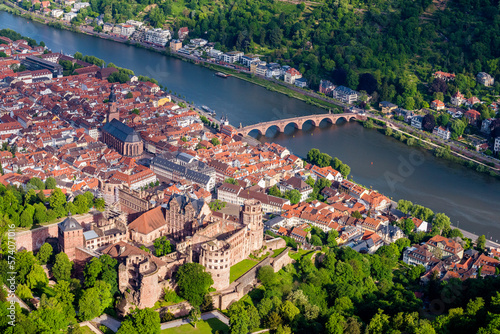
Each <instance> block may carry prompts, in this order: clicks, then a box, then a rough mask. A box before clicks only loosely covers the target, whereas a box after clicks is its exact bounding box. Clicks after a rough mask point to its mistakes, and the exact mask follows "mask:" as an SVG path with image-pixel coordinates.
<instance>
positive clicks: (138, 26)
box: [127, 20, 144, 28]
mask: <svg viewBox="0 0 500 334" xmlns="http://www.w3.org/2000/svg"><path fill="white" fill-rule="evenodd" d="M127 24H130V25H133V26H134V27H136V28H140V27H142V25H143V24H144V23H143V22H139V21H136V20H127Z"/></svg>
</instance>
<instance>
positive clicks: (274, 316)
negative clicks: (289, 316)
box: [266, 311, 283, 329]
mask: <svg viewBox="0 0 500 334" xmlns="http://www.w3.org/2000/svg"><path fill="white" fill-rule="evenodd" d="M282 323H283V319H282V318H281V316H280V315H279V314H278V313H277V312H274V311H273V312H271V313H269V314H268V316H267V320H266V325H267V327H269V328H270V329H276V328H278V326H280V325H281V324H282Z"/></svg>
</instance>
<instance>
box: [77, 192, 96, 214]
mask: <svg viewBox="0 0 500 334" xmlns="http://www.w3.org/2000/svg"><path fill="white" fill-rule="evenodd" d="M91 203H92V202H90V203H89V200H88V198H87V197H86V196H85V195H77V196H76V197H75V200H74V201H73V204H74V205H75V207H76V213H78V214H83V213H87V212H88V211H89V205H90V204H91Z"/></svg>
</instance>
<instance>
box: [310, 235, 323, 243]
mask: <svg viewBox="0 0 500 334" xmlns="http://www.w3.org/2000/svg"><path fill="white" fill-rule="evenodd" d="M310 243H311V244H312V245H314V246H323V242H322V241H321V239H320V237H318V236H317V235H313V236H311V240H310Z"/></svg>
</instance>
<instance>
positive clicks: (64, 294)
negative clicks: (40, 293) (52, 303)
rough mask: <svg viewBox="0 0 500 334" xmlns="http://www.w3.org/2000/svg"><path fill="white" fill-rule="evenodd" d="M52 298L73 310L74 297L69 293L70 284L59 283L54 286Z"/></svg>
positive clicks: (66, 282) (65, 282)
mask: <svg viewBox="0 0 500 334" xmlns="http://www.w3.org/2000/svg"><path fill="white" fill-rule="evenodd" d="M54 297H55V298H56V299H57V300H58V301H59V302H60V303H63V304H66V305H68V306H70V307H71V308H73V301H74V299H75V295H74V294H73V293H72V292H71V287H70V282H68V281H59V282H57V284H56V285H55V286H54Z"/></svg>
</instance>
